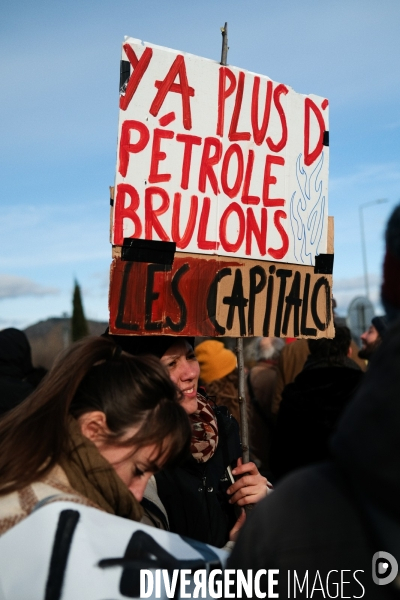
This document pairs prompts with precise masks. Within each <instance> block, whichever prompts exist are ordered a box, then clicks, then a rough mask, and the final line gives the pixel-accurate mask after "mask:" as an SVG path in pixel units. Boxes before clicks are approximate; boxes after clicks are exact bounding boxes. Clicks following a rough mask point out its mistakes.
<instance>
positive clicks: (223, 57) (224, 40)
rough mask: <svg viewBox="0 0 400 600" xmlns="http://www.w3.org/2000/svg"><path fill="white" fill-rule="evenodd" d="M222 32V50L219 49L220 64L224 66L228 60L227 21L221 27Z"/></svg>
mask: <svg viewBox="0 0 400 600" xmlns="http://www.w3.org/2000/svg"><path fill="white" fill-rule="evenodd" d="M221 33H222V50H221V65H223V66H224V67H226V65H227V60H228V50H229V48H228V23H225V25H224V27H221Z"/></svg>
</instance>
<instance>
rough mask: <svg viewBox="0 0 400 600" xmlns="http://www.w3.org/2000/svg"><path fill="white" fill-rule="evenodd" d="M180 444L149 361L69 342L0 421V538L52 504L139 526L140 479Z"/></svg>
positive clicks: (174, 413)
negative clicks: (81, 507) (75, 505)
mask: <svg viewBox="0 0 400 600" xmlns="http://www.w3.org/2000/svg"><path fill="white" fill-rule="evenodd" d="M189 439H190V426H189V423H188V419H187V416H186V414H185V412H184V410H183V409H182V408H181V406H180V405H179V402H178V396H177V393H176V388H175V386H174V385H173V384H172V382H171V381H170V379H169V378H168V376H167V375H166V373H165V369H164V368H163V367H162V366H161V365H160V362H159V361H158V360H156V359H154V358H152V357H147V358H144V357H133V356H131V355H129V354H126V353H123V352H122V351H121V348H119V347H118V346H115V344H113V343H112V342H111V341H110V340H106V339H104V338H86V339H85V340H83V341H81V342H78V343H76V344H74V345H73V346H71V347H70V349H69V350H68V351H67V352H66V354H65V356H63V357H62V358H61V359H59V361H58V362H57V363H56V364H55V366H54V367H53V368H52V370H51V371H50V373H49V374H48V375H47V376H46V377H45V379H44V380H43V381H42V383H41V384H40V386H39V387H38V388H37V389H36V390H35V391H34V392H33V393H32V394H31V395H30V396H29V397H28V398H27V399H26V400H25V401H24V402H22V403H21V404H20V405H19V406H17V407H16V408H15V409H13V410H12V411H10V412H9V413H8V414H7V415H6V416H5V417H4V418H3V419H2V420H1V422H0V534H1V533H4V532H5V531H7V530H8V529H10V528H11V527H13V526H14V525H16V524H17V523H19V522H20V521H21V520H22V519H24V518H25V517H26V516H28V515H29V514H30V512H32V510H33V509H34V508H35V506H37V505H38V503H41V504H43V503H46V502H50V501H51V502H54V501H57V500H63V501H66V500H67V501H73V502H77V503H81V504H84V505H87V506H92V507H96V508H99V509H101V510H104V511H106V512H108V513H111V514H114V515H118V516H120V517H125V518H127V519H132V520H140V519H141V518H142V515H143V510H142V507H141V505H140V500H141V499H142V496H143V492H144V489H145V487H146V484H147V482H148V480H149V478H150V477H151V475H152V474H153V473H154V472H156V471H157V470H158V469H160V468H161V467H164V466H167V465H168V464H171V463H174V461H175V460H178V459H180V457H181V455H186V453H187V451H188V444H189Z"/></svg>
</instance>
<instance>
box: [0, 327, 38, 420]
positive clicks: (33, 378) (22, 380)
mask: <svg viewBox="0 0 400 600" xmlns="http://www.w3.org/2000/svg"><path fill="white" fill-rule="evenodd" d="M45 374H46V371H45V369H41V368H37V369H35V368H34V367H33V365H32V359H31V347H30V345H29V341H28V338H27V337H26V335H25V333H24V332H23V331H20V330H19V329H14V328H13V327H10V328H8V329H3V331H0V416H1V415H2V414H4V413H6V412H7V411H9V410H11V409H12V408H14V407H15V406H17V405H18V404H20V402H22V401H23V400H25V398H27V396H29V394H30V393H31V392H33V390H34V389H35V388H36V386H37V385H38V384H39V382H40V380H41V379H42V377H43V376H44V375H45Z"/></svg>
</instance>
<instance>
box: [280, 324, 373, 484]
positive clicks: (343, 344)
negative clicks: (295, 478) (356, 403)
mask: <svg viewBox="0 0 400 600" xmlns="http://www.w3.org/2000/svg"><path fill="white" fill-rule="evenodd" d="M350 344H351V333H350V330H349V329H348V328H347V327H344V326H336V328H335V337H334V338H333V339H325V338H322V339H318V340H311V339H310V340H308V346H309V350H310V354H309V357H308V359H307V361H306V363H305V365H304V367H303V370H302V371H301V372H300V373H299V375H297V377H296V379H295V380H294V382H293V383H290V384H289V385H287V386H286V388H285V389H284V391H283V394H282V401H281V405H280V410H279V413H278V419H277V423H276V429H275V432H274V437H273V442H272V448H271V468H272V472H273V474H274V476H275V478H277V479H279V478H281V477H283V476H284V475H286V474H287V473H289V472H290V471H293V470H294V469H297V468H299V467H303V466H306V465H309V464H312V463H315V462H318V461H321V460H326V459H327V458H329V456H330V453H329V447H328V440H329V437H330V436H331V434H332V433H333V431H334V430H335V428H336V424H337V421H338V419H339V417H340V415H341V414H342V412H343V409H344V408H345V406H346V405H347V403H348V402H349V401H350V400H351V398H352V396H353V395H354V392H355V390H356V389H357V387H358V386H359V384H360V382H361V379H362V377H363V372H362V371H361V369H360V368H359V367H358V365H357V364H356V363H355V362H354V361H353V360H351V358H350V357H349V356H348V355H349V352H350Z"/></svg>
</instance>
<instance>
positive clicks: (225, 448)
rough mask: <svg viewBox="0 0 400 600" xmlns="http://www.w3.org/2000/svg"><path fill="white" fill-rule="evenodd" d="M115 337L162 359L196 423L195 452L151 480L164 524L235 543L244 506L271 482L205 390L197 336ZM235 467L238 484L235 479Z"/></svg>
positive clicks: (217, 543)
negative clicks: (247, 459)
mask: <svg viewBox="0 0 400 600" xmlns="http://www.w3.org/2000/svg"><path fill="white" fill-rule="evenodd" d="M109 337H110V338H113V339H114V340H115V341H116V342H117V343H118V344H121V345H122V347H123V348H124V350H126V351H127V352H130V353H132V354H134V355H138V354H139V355H140V354H141V355H145V354H152V355H155V356H157V357H158V358H160V359H161V362H162V363H163V364H164V366H165V367H166V369H167V370H168V372H169V375H170V378H171V380H172V381H173V382H174V383H175V384H176V385H177V387H178V388H179V390H180V392H181V394H182V401H181V404H182V406H183V408H184V409H185V411H186V413H187V414H188V415H189V419H190V421H191V424H192V441H191V455H192V456H191V457H190V458H189V459H188V460H187V461H186V462H185V463H184V464H182V465H180V466H176V467H172V468H168V469H164V470H163V471H162V472H161V473H157V474H156V476H155V483H156V484H157V487H156V489H155V487H154V485H153V487H152V488H151V484H152V483H153V484H154V481H150V490H149V488H148V489H147V490H146V493H145V497H151V500H152V501H153V502H154V500H155V498H156V497H157V496H156V494H157V495H158V498H159V500H161V503H162V504H161V505H160V504H159V503H158V507H159V508H160V509H161V510H162V509H163V507H164V508H165V511H166V517H167V521H166V522H165V521H164V527H168V528H169V529H170V530H171V531H173V532H174V533H179V534H180V535H184V536H188V537H192V538H194V539H197V540H199V541H202V542H205V543H207V544H212V545H214V546H217V547H222V546H224V545H225V544H226V543H227V542H228V540H230V541H233V540H234V538H235V536H236V533H237V531H238V529H239V528H240V526H241V525H242V523H243V514H242V507H243V506H246V505H248V504H255V503H257V502H258V501H259V500H261V499H262V498H264V497H265V496H266V494H267V492H268V489H269V488H268V486H267V484H268V482H267V480H266V479H265V477H262V475H260V473H259V472H258V469H257V467H256V466H255V465H254V464H253V463H248V464H244V465H243V464H242V461H241V454H242V451H241V446H240V440H239V428H238V424H237V422H236V421H235V419H234V418H233V417H232V416H231V415H230V414H229V413H228V411H227V410H226V409H225V408H224V407H221V406H215V405H214V404H213V403H212V402H211V401H210V400H209V399H208V398H207V397H206V396H204V395H202V394H201V393H200V392H199V390H198V380H199V374H200V367H199V363H198V361H197V359H196V356H195V354H194V351H193V345H194V338H184V337H173V336H164V335H162V336H130V337H128V336H109ZM230 469H231V473H232V474H233V476H234V478H235V479H236V481H235V482H232V479H230V474H229V470H230ZM145 505H146V503H145ZM160 516H161V515H160ZM160 521H161V523H162V519H160Z"/></svg>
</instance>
